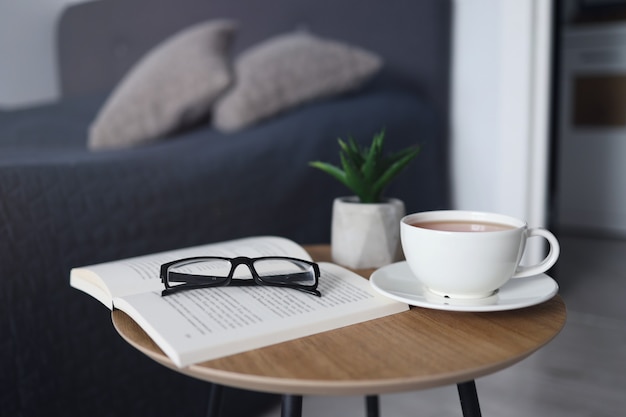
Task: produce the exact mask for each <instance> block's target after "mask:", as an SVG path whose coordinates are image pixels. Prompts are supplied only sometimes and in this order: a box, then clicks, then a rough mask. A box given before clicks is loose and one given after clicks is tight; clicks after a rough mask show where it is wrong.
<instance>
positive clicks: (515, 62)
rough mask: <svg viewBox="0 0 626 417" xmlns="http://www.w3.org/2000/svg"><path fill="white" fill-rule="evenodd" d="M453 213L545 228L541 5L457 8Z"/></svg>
mask: <svg viewBox="0 0 626 417" xmlns="http://www.w3.org/2000/svg"><path fill="white" fill-rule="evenodd" d="M455 7H456V9H455V17H456V21H455V26H454V29H455V32H454V37H453V38H454V62H455V65H454V68H453V76H452V78H453V88H452V91H453V92H452V106H453V108H452V126H451V130H452V137H453V138H452V140H453V144H452V161H453V167H454V168H453V181H454V205H455V207H456V208H460V209H468V210H486V211H497V212H502V213H507V214H510V215H514V216H518V217H521V218H524V219H526V220H527V221H528V222H529V224H530V225H532V226H541V225H544V224H545V222H546V201H547V200H546V197H547V196H546V192H547V167H548V144H549V141H548V119H547V115H548V109H549V103H548V86H549V84H548V80H549V57H550V20H551V5H550V1H549V0H522V1H520V0H457V1H456V4H455Z"/></svg>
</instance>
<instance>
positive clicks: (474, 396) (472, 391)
mask: <svg viewBox="0 0 626 417" xmlns="http://www.w3.org/2000/svg"><path fill="white" fill-rule="evenodd" d="M457 388H458V390H459V399H460V400H461V409H462V410H463V417H481V413H480V404H479V403H478V393H477V392H476V383H475V382H474V380H471V381H467V382H462V383H460V384H457Z"/></svg>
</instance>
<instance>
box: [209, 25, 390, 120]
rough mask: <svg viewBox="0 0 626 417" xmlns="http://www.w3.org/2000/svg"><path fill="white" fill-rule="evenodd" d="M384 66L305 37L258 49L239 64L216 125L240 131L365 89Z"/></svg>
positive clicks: (353, 50)
mask: <svg viewBox="0 0 626 417" xmlns="http://www.w3.org/2000/svg"><path fill="white" fill-rule="evenodd" d="M381 66H382V60H381V58H380V57H378V56H377V55H376V54H374V53H372V52H369V51H366V50H364V49H361V48H358V47H355V46H352V45H349V44H346V43H342V42H337V41H334V40H328V39H322V38H320V37H317V36H314V35H312V34H309V33H306V32H295V33H288V34H283V35H279V36H276V37H273V38H270V39H267V40H265V41H264V42H261V43H259V44H256V45H253V46H252V47H250V48H249V49H247V50H246V51H244V52H243V53H242V54H241V55H240V57H238V59H237V61H236V63H235V84H234V86H233V87H232V88H231V89H230V90H229V91H228V92H227V93H226V94H224V96H222V97H221V98H220V99H219V100H218V102H217V103H216V105H215V108H214V113H213V119H212V120H213V124H214V126H215V127H216V128H218V129H220V130H222V131H235V130H239V129H243V128H246V127H249V126H251V125H254V124H255V123H257V122H259V121H261V120H264V119H267V118H269V117H271V116H274V115H277V114H279V113H281V112H284V111H286V110H288V109H291V108H293V107H295V106H298V105H300V104H303V103H305V102H308V101H312V100H316V99H320V98H324V97H328V96H331V95H335V94H339V93H344V92H347V91H350V90H354V89H356V88H358V87H360V86H361V85H362V84H363V83H364V82H366V81H367V80H369V79H370V78H371V77H372V76H373V75H374V74H376V73H377V72H378V71H379V69H380V68H381Z"/></svg>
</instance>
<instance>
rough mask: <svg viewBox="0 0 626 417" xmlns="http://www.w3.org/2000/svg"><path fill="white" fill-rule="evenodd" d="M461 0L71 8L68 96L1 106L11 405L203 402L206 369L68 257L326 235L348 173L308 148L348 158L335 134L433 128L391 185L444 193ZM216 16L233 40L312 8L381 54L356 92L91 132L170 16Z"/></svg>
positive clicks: (343, 34) (428, 194)
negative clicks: (230, 116)
mask: <svg viewBox="0 0 626 417" xmlns="http://www.w3.org/2000/svg"><path fill="white" fill-rule="evenodd" d="M260 3H263V6H262V8H261V6H260ZM450 8H451V6H450V5H449V4H448V2H443V1H440V0H406V1H402V0H392V1H390V2H381V1H376V0H369V1H359V0H338V1H333V2H320V1H310V0H307V1H287V0H272V1H265V2H256V1H252V0H250V1H244V0H238V1H235V0H229V1H227V0H222V1H207V2H200V1H192V0H186V1H174V0H171V1H166V0H159V1H138V0H134V1H121V0H102V1H98V2H88V3H83V4H78V5H75V6H72V7H70V8H68V9H67V10H66V12H65V13H64V15H63V17H62V19H61V20H60V22H59V27H58V38H57V41H58V45H59V60H60V61H59V62H60V69H61V81H62V83H61V84H62V86H63V99H62V100H61V101H59V102H57V103H52V104H49V105H42V106H39V107H36V108H31V109H28V110H20V111H11V112H3V113H0V236H1V239H0V271H1V274H0V276H1V277H2V281H3V285H2V287H1V289H0V334H1V335H2V338H1V339H0V358H1V359H0V370H1V372H0V387H2V389H1V390H0V415H2V416H5V415H6V416H40V415H46V416H56V415H59V416H79V415H80V416H87V415H89V416H125V415H129V416H130V415H133V416H139V415H142V416H168V417H171V416H177V415H201V414H203V413H204V412H205V410H206V407H207V403H206V402H207V398H208V395H207V394H208V389H207V386H206V384H205V383H203V382H200V381H195V380H192V379H190V378H187V377H183V376H181V375H178V374H176V373H175V372H173V371H170V370H167V369H165V368H162V367H160V366H158V365H156V364H155V363H153V362H152V361H150V360H149V359H147V358H145V357H143V356H142V355H141V354H140V353H138V352H137V351H135V350H134V349H132V348H131V347H130V346H129V345H127V344H126V343H125V342H124V341H122V339H121V338H120V337H119V336H118V335H117V333H116V332H115V330H114V329H113V326H112V325H111V322H110V314H109V312H108V311H107V310H106V309H104V308H103V307H102V305H101V304H99V303H98V302H96V301H95V300H93V299H91V298H90V297H88V296H86V295H85V294H83V293H80V292H78V291H76V290H74V289H72V288H70V287H69V270H70V268H72V267H74V266H80V265H86V264H92V263H97V262H102V261H107V260H113V259H119V258H123V257H129V256H135V255H141V254H146V253H150V252H155V251H161V250H167V249H173V248H176V247H183V246H191V245H196V244H202V243H208V242H212V241H220V240H225V239H232V238H237V237H242V236H249V235H257V234H276V235H282V236H286V237H289V238H292V239H295V240H297V241H299V242H301V243H304V244H306V243H320V242H328V241H329V228H330V216H331V204H332V199H333V198H334V197H337V196H341V195H345V194H346V193H347V190H344V189H342V188H341V186H340V185H339V184H337V183H335V181H334V180H332V179H331V178H330V177H327V176H325V175H324V174H323V173H321V172H319V171H316V170H314V169H313V168H310V167H309V166H308V165H307V163H308V162H309V161H311V160H315V159H321V160H329V161H335V162H337V159H338V157H337V146H336V139H337V138H338V137H347V136H348V135H352V136H354V137H355V138H357V139H369V138H371V136H372V135H373V134H374V133H375V132H377V131H378V130H380V129H381V128H382V127H384V128H385V129H386V132H387V137H388V146H389V147H390V148H392V149H394V148H395V149H398V148H401V147H404V146H407V145H410V144H415V143H419V144H421V145H422V147H423V151H422V153H421V155H420V156H419V157H418V159H417V160H416V162H415V163H414V164H413V165H412V166H411V167H410V169H409V170H408V171H407V172H405V173H404V174H403V175H402V177H401V178H400V180H399V181H398V182H397V183H395V184H394V186H393V187H392V188H391V189H389V190H388V194H389V195H392V196H394V197H398V198H401V199H403V200H404V201H405V204H406V206H407V210H408V211H418V210H427V209H438V208H446V207H447V206H448V205H449V196H448V193H449V186H448V164H447V146H448V145H447V132H446V125H447V114H446V112H447V92H448V81H447V80H448V68H449V58H448V55H449V38H450V35H449V20H450V15H451V10H450ZM215 17H229V18H235V19H237V20H238V21H239V22H240V23H241V36H240V38H239V39H238V41H237V42H238V43H237V45H236V51H241V50H242V49H243V48H245V47H246V46H248V45H250V44H252V43H254V42H256V41H258V40H259V39H263V38H265V37H267V36H270V35H272V34H275V33H280V32H281V31H284V30H288V29H290V28H293V27H295V26H298V25H306V26H308V27H309V28H311V29H312V30H315V31H316V32H317V33H320V34H321V35H325V36H331V37H333V38H336V39H342V40H345V41H349V42H352V43H354V44H357V45H361V46H364V47H367V48H369V49H371V50H374V51H376V52H378V53H380V54H381V56H383V57H384V59H385V67H384V70H383V72H382V73H381V74H380V76H379V77H377V78H376V79H375V80H373V81H372V82H371V83H369V84H368V85H367V86H365V87H364V88H363V89H361V90H360V91H358V92H353V93H350V94H344V95H339V96H336V97H332V98H329V99H326V100H319V101H315V102H312V103H308V104H306V105H303V106H300V107H298V108H296V109H293V110H292V111H289V112H286V113H285V114H282V115H280V117H275V118H272V119H270V120H267V121H264V122H263V123H260V124H258V125H257V126H254V127H253V128H250V129H245V130H243V131H240V132H237V133H223V132H220V131H217V130H215V129H214V128H212V127H211V124H210V123H206V124H202V125H199V126H196V128H194V129H191V130H185V131H182V132H178V133H177V134H176V137H175V138H171V140H169V139H168V140H164V141H161V142H159V143H156V144H153V145H149V146H145V147H141V148H139V149H130V150H118V151H110V152H90V151H89V150H88V149H86V146H85V142H86V132H87V128H88V126H89V124H90V123H91V121H92V120H93V118H94V117H95V114H96V113H97V112H98V110H99V109H100V107H101V106H102V103H103V101H104V100H105V99H106V97H107V94H108V93H109V92H110V91H111V88H112V87H113V86H114V85H115V83H116V82H118V81H119V79H120V77H121V76H122V75H123V74H124V72H125V71H127V70H128V68H129V67H130V65H131V64H132V63H133V62H134V61H135V60H136V59H137V58H138V57H139V56H141V54H142V53H143V52H145V50H146V49H147V48H149V47H150V46H151V45H153V44H155V43H156V42H158V41H160V40H161V39H163V38H164V37H165V36H167V35H168V34H170V33H172V32H174V31H175V30H177V29H179V28H182V27H185V26H186V25H189V24H191V23H194V22H196V21H200V20H203V19H210V18H215ZM346 22H349V24H347V23H346ZM225 396H226V397H225V400H224V403H223V404H224V408H223V415H254V413H255V412H260V411H262V410H263V408H264V407H265V406H267V405H270V404H272V403H273V402H274V401H275V398H274V397H273V396H270V395H264V394H256V393H250V392H244V391H239V390H234V389H231V390H227V391H226V394H225ZM242 398H245V399H244V400H242Z"/></svg>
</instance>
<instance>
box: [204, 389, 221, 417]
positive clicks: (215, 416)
mask: <svg viewBox="0 0 626 417" xmlns="http://www.w3.org/2000/svg"><path fill="white" fill-rule="evenodd" d="M210 385H211V389H210V392H209V406H208V408H207V417H219V415H220V408H221V406H222V386H221V385H219V384H210Z"/></svg>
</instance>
